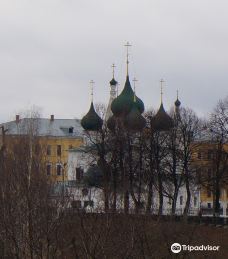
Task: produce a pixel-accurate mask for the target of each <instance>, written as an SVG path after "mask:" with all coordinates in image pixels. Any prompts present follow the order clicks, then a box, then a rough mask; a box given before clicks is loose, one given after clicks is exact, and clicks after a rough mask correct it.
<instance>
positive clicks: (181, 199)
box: [180, 196, 183, 205]
mask: <svg viewBox="0 0 228 259" xmlns="http://www.w3.org/2000/svg"><path fill="white" fill-rule="evenodd" d="M180 205H183V196H180Z"/></svg>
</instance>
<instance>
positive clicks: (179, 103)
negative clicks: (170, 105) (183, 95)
mask: <svg viewBox="0 0 228 259" xmlns="http://www.w3.org/2000/svg"><path fill="white" fill-rule="evenodd" d="M174 104H175V106H176V107H180V105H181V102H180V100H179V99H178V97H177V99H176V101H175V103H174Z"/></svg>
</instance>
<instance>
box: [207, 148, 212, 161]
mask: <svg viewBox="0 0 228 259" xmlns="http://www.w3.org/2000/svg"><path fill="white" fill-rule="evenodd" d="M212 158H213V150H211V149H209V150H208V151H207V159H209V160H210V159H212Z"/></svg>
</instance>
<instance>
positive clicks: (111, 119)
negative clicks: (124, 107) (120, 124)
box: [107, 115, 116, 131]
mask: <svg viewBox="0 0 228 259" xmlns="http://www.w3.org/2000/svg"><path fill="white" fill-rule="evenodd" d="M107 127H108V129H109V130H111V131H115V128H116V117H115V116H114V115H112V116H111V117H109V118H108V120H107Z"/></svg>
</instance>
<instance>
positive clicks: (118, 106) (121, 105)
mask: <svg viewBox="0 0 228 259" xmlns="http://www.w3.org/2000/svg"><path fill="white" fill-rule="evenodd" d="M133 100H134V92H133V90H132V88H131V84H130V81H129V76H127V78H126V82H125V86H124V89H123V90H122V92H121V94H120V95H119V96H117V97H116V98H115V99H114V100H113V102H112V104H111V110H112V112H113V114H114V115H115V116H121V115H127V114H128V113H129V112H130V111H131V108H132V105H133V102H134V101H133ZM136 106H137V108H138V110H139V112H140V113H143V112H144V104H143V102H142V100H141V99H139V98H138V97H136Z"/></svg>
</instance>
